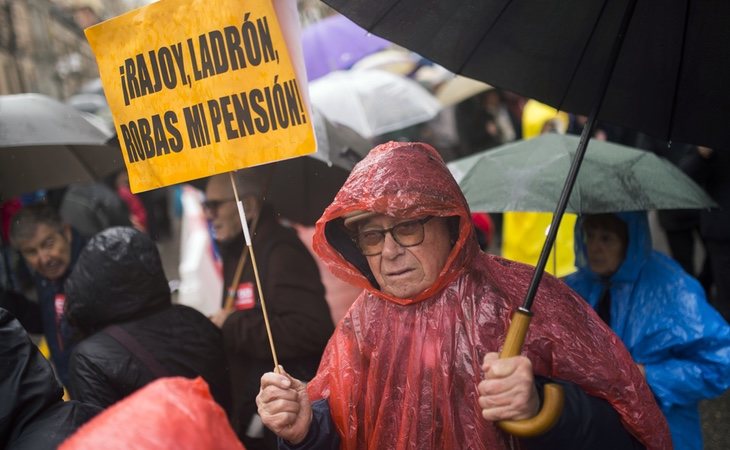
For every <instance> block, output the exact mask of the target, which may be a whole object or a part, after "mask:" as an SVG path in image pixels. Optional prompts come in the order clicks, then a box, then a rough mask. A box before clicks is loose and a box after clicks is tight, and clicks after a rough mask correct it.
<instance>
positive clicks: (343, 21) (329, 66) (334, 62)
mask: <svg viewBox="0 0 730 450" xmlns="http://www.w3.org/2000/svg"><path fill="white" fill-rule="evenodd" d="M390 45H391V43H390V42H388V41H386V40H385V39H381V38H379V37H377V36H373V35H371V34H368V32H367V31H365V30H364V29H362V28H360V27H359V26H357V25H355V24H354V23H353V22H351V21H350V20H349V19H347V18H346V17H345V16H342V15H339V14H337V15H334V16H331V17H327V18H326V19H324V20H321V21H319V22H317V23H315V24H313V25H310V26H308V27H307V28H305V29H304V30H303V31H302V49H303V50H304V62H305V64H306V66H307V77H308V78H309V81H312V80H316V79H317V78H319V77H322V76H324V75H326V74H328V73H329V72H331V71H333V70H343V69H349V68H350V67H351V66H352V65H353V64H355V63H356V62H357V61H358V60H360V59H361V58H363V57H365V56H367V55H369V54H371V53H375V52H377V51H379V50H382V49H384V48H386V47H388V46H390Z"/></svg>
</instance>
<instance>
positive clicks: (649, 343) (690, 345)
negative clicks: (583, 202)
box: [566, 212, 730, 449]
mask: <svg viewBox="0 0 730 450" xmlns="http://www.w3.org/2000/svg"><path fill="white" fill-rule="evenodd" d="M616 215H617V216H618V217H619V218H620V219H621V220H623V221H624V222H625V223H626V224H627V225H628V236H629V244H628V248H627V250H626V257H625V259H624V262H623V263H622V264H621V266H620V267H619V269H618V270H617V271H616V273H615V274H614V275H613V276H611V277H610V278H609V279H608V280H603V279H601V277H599V276H598V275H596V274H595V273H593V272H591V270H590V268H589V267H588V262H587V253H586V247H585V244H584V234H583V230H582V223H583V220H582V218H581V219H579V220H578V222H577V223H576V227H575V236H576V240H575V242H576V244H575V247H576V250H575V251H576V264H577V265H578V267H579V270H578V272H576V273H575V274H573V275H571V276H569V277H568V278H567V280H566V281H567V282H568V284H569V285H570V286H571V287H573V289H575V290H576V291H577V292H578V293H579V294H581V295H582V296H583V297H584V298H585V299H586V300H587V301H588V303H590V304H591V306H594V307H595V306H596V304H597V303H598V301H599V299H600V297H601V295H602V293H603V289H604V287H605V286H609V287H610V294H611V320H610V321H611V323H610V325H611V328H613V330H614V331H615V332H616V334H618V336H619V337H620V338H621V339H622V340H623V342H624V344H625V345H626V347H627V348H628V350H629V352H631V355H632V356H633V358H634V360H635V361H636V362H637V363H639V364H643V365H644V368H645V369H646V379H647V381H648V382H649V386H650V387H651V389H652V391H653V392H654V395H655V396H656V398H657V400H658V402H659V405H660V406H661V408H662V411H663V412H664V414H665V415H666V417H667V420H668V421H669V427H670V429H671V432H672V440H673V441H674V447H675V448H677V449H701V448H702V434H701V430H700V418H699V413H698V410H697V402H698V401H699V400H701V399H705V398H711V397H714V396H717V395H719V394H721V393H722V392H723V391H725V390H726V389H727V388H728V387H730V328H728V325H727V323H726V322H725V320H724V319H723V318H722V317H721V316H720V315H719V314H718V313H717V311H715V310H714V309H713V308H712V307H711V306H709V305H708V304H707V301H706V300H705V294H704V291H703V290H702V286H700V284H699V283H698V282H697V280H695V279H694V278H692V277H691V276H690V275H688V274H687V273H686V272H684V271H683V270H682V268H681V267H680V266H679V264H677V263H676V262H675V261H673V260H672V259H670V258H668V257H666V256H664V255H662V254H660V253H658V252H656V251H653V250H652V243H651V235H650V231H649V225H648V221H647V218H646V213H643V212H632V213H618V214H616Z"/></svg>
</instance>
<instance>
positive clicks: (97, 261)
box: [65, 227, 172, 334]
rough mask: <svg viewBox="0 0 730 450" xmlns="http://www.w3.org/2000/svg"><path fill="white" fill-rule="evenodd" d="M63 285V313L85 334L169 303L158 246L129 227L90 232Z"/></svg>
mask: <svg viewBox="0 0 730 450" xmlns="http://www.w3.org/2000/svg"><path fill="white" fill-rule="evenodd" d="M65 287H66V304H65V312H66V317H68V320H69V323H71V324H72V325H74V326H75V327H77V328H78V329H79V330H81V331H82V333H84V334H91V333H93V332H95V331H98V330H100V329H102V328H104V327H106V326H107V325H110V324H112V323H120V322H125V321H128V320H130V319H135V318H139V317H143V316H146V315H148V314H151V313H153V312H156V311H159V310H161V309H163V308H165V307H169V306H170V305H171V304H172V303H171V299H170V288H169V285H168V283H167V278H166V277H165V272H164V270H163V268H162V261H161V260H160V254H159V252H158V251H157V246H156V245H155V243H154V242H153V241H152V239H150V238H149V236H147V235H146V234H144V233H141V232H139V231H137V230H135V229H134V228H128V227H114V228H109V229H107V230H105V231H102V232H101V233H99V234H97V235H95V236H94V237H92V238H91V240H89V242H88V243H87V244H86V247H85V248H84V250H83V252H81V255H80V256H79V259H78V261H77V262H76V266H75V268H74V271H73V272H72V273H71V275H70V276H69V278H68V280H66V286H65Z"/></svg>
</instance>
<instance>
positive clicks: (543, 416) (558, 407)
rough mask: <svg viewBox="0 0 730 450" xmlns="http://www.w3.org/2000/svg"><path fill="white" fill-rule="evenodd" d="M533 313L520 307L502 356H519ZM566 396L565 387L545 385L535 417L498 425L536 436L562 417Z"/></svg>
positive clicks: (512, 433)
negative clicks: (541, 400)
mask: <svg viewBox="0 0 730 450" xmlns="http://www.w3.org/2000/svg"><path fill="white" fill-rule="evenodd" d="M530 319H532V313H530V311H528V310H526V309H523V308H520V309H518V310H517V311H516V312H515V314H514V316H512V323H511V324H510V326H509V330H508V331H507V338H506V339H505V342H504V348H503V349H502V353H501V354H500V358H509V357H511V356H517V355H519V354H520V353H521V352H522V345H523V344H524V343H525V336H526V335H527V329H528V328H529V326H530ZM564 400H565V396H564V395H563V388H562V387H561V386H559V385H557V384H555V383H549V384H546V385H545V393H544V397H543V402H542V409H540V411H539V412H538V413H537V415H536V416H535V417H531V418H529V419H522V420H500V421H499V422H497V426H499V428H501V429H502V430H504V431H506V432H507V433H509V434H511V435H513V436H517V437H523V438H524V437H534V436H539V435H541V434H543V433H546V432H547V431H549V430H550V429H551V428H552V427H553V426H554V425H555V423H557V421H558V419H559V418H560V414H561V413H562V412H563V403H564Z"/></svg>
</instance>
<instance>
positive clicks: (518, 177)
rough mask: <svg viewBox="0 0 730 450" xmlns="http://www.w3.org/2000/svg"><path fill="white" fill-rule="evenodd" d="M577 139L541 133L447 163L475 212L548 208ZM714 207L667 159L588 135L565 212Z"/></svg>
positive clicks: (552, 204)
mask: <svg viewBox="0 0 730 450" xmlns="http://www.w3.org/2000/svg"><path fill="white" fill-rule="evenodd" d="M577 146H578V137H577V136H571V135H559V134H553V133H549V134H543V135H541V136H538V137H536V138H533V139H528V140H522V141H517V142H515V143H511V144H506V145H502V146H500V147H496V148H493V149H490V150H487V151H484V152H481V153H478V154H475V155H471V156H468V157H466V158H463V159H460V160H456V161H452V162H451V163H449V169H450V170H451V172H452V174H454V178H456V180H457V181H458V182H459V185H460V186H461V189H462V191H463V192H464V195H465V196H466V199H467V202H469V206H470V207H471V208H472V209H473V210H474V211H487V212H501V211H553V209H554V208H555V204H556V203H557V202H558V198H559V197H560V193H561V190H562V188H563V183H564V181H565V173H566V172H567V171H568V167H569V166H570V163H571V160H572V158H573V156H574V155H575V152H576V148H577ZM716 206H717V204H716V203H715V202H714V201H713V200H712V199H711V198H710V197H709V196H708V195H707V194H706V193H705V191H704V190H702V188H701V187H699V186H698V185H697V184H696V183H695V182H694V181H693V180H692V179H691V178H689V177H688V176H687V175H685V174H684V172H682V171H681V170H679V169H678V168H677V167H675V166H674V165H673V164H672V163H670V162H669V161H667V160H665V159H662V158H659V157H657V156H656V155H654V154H653V153H650V152H647V151H643V150H637V149H633V148H630V147H626V146H623V145H618V144H612V143H609V142H606V141H596V140H593V141H591V142H590V143H589V144H588V150H587V151H586V155H585V158H584V159H583V165H582V168H581V170H580V172H579V173H578V178H577V179H576V182H575V186H574V188H573V192H572V194H571V196H570V198H569V200H568V206H567V211H569V212H573V213H577V214H585V213H590V214H596V213H606V212H618V211H640V210H649V209H692V208H710V207H716Z"/></svg>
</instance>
